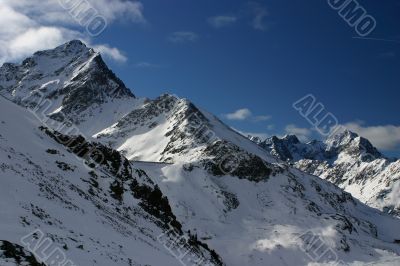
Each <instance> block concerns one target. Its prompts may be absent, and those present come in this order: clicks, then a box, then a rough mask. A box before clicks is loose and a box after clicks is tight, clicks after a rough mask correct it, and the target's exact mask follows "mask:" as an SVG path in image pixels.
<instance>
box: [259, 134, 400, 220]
mask: <svg viewBox="0 0 400 266" xmlns="http://www.w3.org/2000/svg"><path fill="white" fill-rule="evenodd" d="M258 144H259V145H260V146H261V147H262V148H264V149H265V150H267V151H268V152H269V153H271V154H272V155H273V156H275V157H277V158H279V159H281V160H283V161H288V162H291V163H293V164H294V166H295V167H297V168H298V169H301V170H303V171H305V172H307V173H310V174H313V175H317V176H319V177H321V178H324V179H326V180H329V181H331V182H332V183H334V184H336V185H338V186H339V187H341V188H343V189H344V190H346V191H348V192H350V193H351V194H352V195H353V196H354V197H356V198H358V199H360V200H361V201H362V202H365V203H366V204H368V205H370V206H372V207H375V208H379V209H381V210H383V211H385V212H388V213H390V214H393V215H395V216H399V215H400V197H399V195H400V160H397V161H394V160H392V159H388V158H385V157H384V156H383V155H382V154H381V153H380V152H379V151H378V150H377V149H376V148H375V147H374V146H373V145H372V144H371V143H370V142H369V141H368V140H367V139H365V138H363V137H360V136H358V135H357V134H355V133H353V132H350V131H344V132H341V133H339V134H336V135H334V136H331V137H330V138H328V139H327V140H326V141H325V142H321V141H312V142H309V143H301V142H300V141H299V140H298V139H297V138H296V136H285V137H284V138H282V139H280V138H278V137H271V138H269V139H266V140H265V141H259V140H258Z"/></svg>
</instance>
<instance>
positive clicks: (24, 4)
mask: <svg viewBox="0 0 400 266" xmlns="http://www.w3.org/2000/svg"><path fill="white" fill-rule="evenodd" d="M85 3H88V4H89V5H90V6H91V7H93V8H94V10H95V11H96V12H97V13H98V14H99V15H101V16H102V17H104V18H105V19H106V21H107V23H108V24H111V23H113V22H115V21H118V20H122V19H124V20H128V21H130V22H133V23H145V19H144V16H143V5H142V4H141V3H140V2H137V1H123V0H85V1H81V0H71V1H63V0H60V1H54V0H18V1H15V0H2V1H1V2H0V25H3V26H2V27H0V64H2V63H4V62H9V61H11V62H16V61H19V60H21V59H23V58H25V57H27V56H29V55H31V54H32V53H34V52H36V51H38V50H45V49H50V48H54V47H56V46H58V45H60V44H62V43H64V42H67V41H69V40H71V39H80V40H82V41H84V42H85V43H87V44H89V45H90V44H91V43H92V39H91V38H90V37H89V36H88V35H87V34H86V33H85V28H84V27H82V25H81V24H80V22H79V20H77V19H76V17H77V16H74V14H75V15H76V14H79V12H78V11H79V9H71V10H72V11H71V10H67V9H65V5H66V4H76V6H77V7H84V6H83V5H84V4H85ZM63 6H64V7H63ZM69 11H71V13H72V15H71V13H70V12H69ZM74 12H75V13H74ZM95 46H96V45H95ZM97 48H98V49H99V51H100V52H102V53H103V54H104V55H105V56H106V57H109V58H111V59H113V60H116V61H119V62H124V61H126V60H127V58H126V57H125V56H124V55H123V54H122V52H120V51H119V50H118V49H117V48H115V47H110V46H109V45H107V44H98V45H97Z"/></svg>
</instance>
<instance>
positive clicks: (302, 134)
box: [285, 124, 312, 142]
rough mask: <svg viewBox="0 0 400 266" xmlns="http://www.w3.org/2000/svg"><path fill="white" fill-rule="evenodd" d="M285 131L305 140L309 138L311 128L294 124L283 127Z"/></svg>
mask: <svg viewBox="0 0 400 266" xmlns="http://www.w3.org/2000/svg"><path fill="white" fill-rule="evenodd" d="M285 133H286V134H288V135H296V136H297V137H298V138H299V140H300V141H303V142H307V141H309V140H310V136H311V135H312V130H311V129H308V128H302V127H297V126H296V125H294V124H290V125H287V126H286V127H285Z"/></svg>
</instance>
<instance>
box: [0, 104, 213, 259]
mask: <svg viewBox="0 0 400 266" xmlns="http://www.w3.org/2000/svg"><path fill="white" fill-rule="evenodd" d="M0 123H1V125H0V151H1V152H0V162H1V164H0V183H1V184H0V204H1V207H0V217H1V219H0V240H1V241H0V244H1V245H0V250H3V251H4V252H3V254H1V252H0V265H2V266H3V265H35V264H33V262H31V263H28V264H19V263H18V260H21V261H20V263H22V262H23V261H24V260H27V261H28V260H30V259H29V258H30V256H31V255H32V254H30V253H29V252H28V251H27V250H26V248H27V247H26V246H23V242H22V241H21V238H23V237H24V236H26V235H29V234H30V233H31V232H34V230H37V229H39V230H41V232H43V233H44V234H45V237H49V238H50V239H51V240H52V245H51V247H50V248H52V249H56V248H60V249H61V250H62V252H64V253H65V255H66V257H67V258H68V259H70V260H71V261H72V262H74V263H75V264H74V265H104V266H110V265H177V260H176V259H175V257H174V256H173V255H172V254H171V253H170V252H169V251H168V250H167V249H166V248H165V247H164V246H163V244H162V242H160V241H159V240H158V237H159V236H160V235H162V234H165V233H166V232H168V231H169V230H170V229H169V226H168V224H171V225H173V226H175V227H176V228H177V230H181V229H180V224H179V222H178V221H177V220H176V218H175V216H174V215H173V213H172V212H171V209H170V207H169V203H168V200H167V199H166V198H163V195H162V194H161V192H159V190H158V188H156V187H155V186H154V184H152V182H149V181H146V180H147V179H148V178H147V177H146V174H145V173H144V172H143V171H141V170H137V169H134V168H132V167H131V166H130V163H129V162H128V161H127V160H126V159H124V158H123V157H121V156H120V155H119V153H117V152H115V151H112V150H111V149H109V148H106V147H104V146H101V145H100V144H97V145H96V146H95V147H96V150H97V151H101V153H102V154H103V156H104V158H102V160H101V161H99V160H97V159H98V158H97V159H96V158H95V156H93V158H91V157H90V156H89V157H85V156H82V150H84V149H85V148H84V145H83V144H82V145H77V143H78V142H79V141H78V139H75V140H74V141H71V140H73V138H72V137H71V139H68V138H67V137H66V136H64V137H62V136H61V135H55V134H54V133H52V132H51V131H50V130H48V129H45V128H44V127H41V128H39V126H40V124H39V123H38V121H37V120H36V118H35V117H34V116H32V115H31V114H30V113H29V112H27V111H26V110H23V109H21V108H20V107H18V106H16V105H14V104H12V103H10V102H8V101H6V100H5V99H3V98H2V97H0ZM60 143H63V145H62V144H60ZM86 145H89V144H86ZM85 147H86V146H85ZM74 153H75V154H76V155H75V154H74ZM93 154H94V152H93ZM80 156H82V157H80ZM95 162H97V164H94V163H95ZM92 164H93V165H92ZM95 165H97V166H96V167H95ZM157 191H158V192H157ZM188 245H189V244H188ZM31 247H32V246H31ZM189 247H193V248H196V249H197V250H198V252H199V254H200V255H201V256H202V257H203V258H204V262H207V261H209V260H210V258H211V253H210V252H209V251H208V250H206V249H204V248H203V247H201V246H199V245H195V244H190V245H189ZM24 248H25V250H24ZM16 250H17V251H19V253H18V252H16ZM20 253H22V254H25V255H24V256H25V257H26V258H24V257H22V258H21V254H20ZM39 254H40V253H39ZM45 254H49V253H45ZM37 255H38V254H35V256H37ZM39 259H40V258H37V260H38V261H39ZM215 264H216V263H215ZM46 265H53V264H50V262H49V261H46ZM54 265H56V264H54ZM57 265H58V264H57ZM213 265H214V264H213Z"/></svg>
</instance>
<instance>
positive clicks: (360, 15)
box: [328, 0, 377, 37]
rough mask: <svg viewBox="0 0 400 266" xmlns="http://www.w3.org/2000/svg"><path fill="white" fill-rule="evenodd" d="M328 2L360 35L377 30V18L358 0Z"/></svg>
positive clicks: (364, 35)
mask: <svg viewBox="0 0 400 266" xmlns="http://www.w3.org/2000/svg"><path fill="white" fill-rule="evenodd" d="M328 4H329V5H330V7H331V8H332V9H334V10H336V11H337V12H338V14H339V16H341V17H342V18H343V20H344V21H346V22H347V24H348V25H349V26H350V27H352V28H354V30H355V31H356V33H357V34H358V35H359V36H361V37H366V36H368V35H369V34H371V33H372V32H373V31H374V30H375V28H376V24H377V23H376V20H375V18H374V17H373V16H371V15H369V14H368V12H367V10H366V9H365V8H364V7H362V6H361V4H360V3H359V2H358V1H357V0H328Z"/></svg>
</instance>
